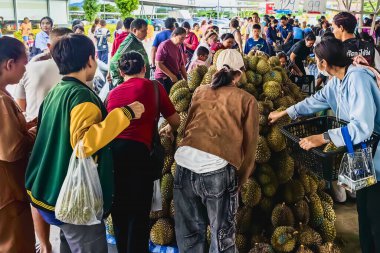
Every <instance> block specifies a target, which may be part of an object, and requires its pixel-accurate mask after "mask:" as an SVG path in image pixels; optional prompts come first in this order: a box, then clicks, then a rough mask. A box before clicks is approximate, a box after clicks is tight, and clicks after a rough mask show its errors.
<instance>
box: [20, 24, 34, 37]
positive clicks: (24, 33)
mask: <svg viewBox="0 0 380 253" xmlns="http://www.w3.org/2000/svg"><path fill="white" fill-rule="evenodd" d="M20 30H21V32H22V36H29V33H30V32H31V31H32V23H31V22H29V23H27V24H25V23H24V22H23V23H21V26H20Z"/></svg>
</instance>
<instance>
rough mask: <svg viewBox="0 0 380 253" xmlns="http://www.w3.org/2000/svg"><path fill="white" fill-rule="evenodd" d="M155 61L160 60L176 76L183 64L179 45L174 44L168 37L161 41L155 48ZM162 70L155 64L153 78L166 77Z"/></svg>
mask: <svg viewBox="0 0 380 253" xmlns="http://www.w3.org/2000/svg"><path fill="white" fill-rule="evenodd" d="M156 61H161V62H163V64H164V65H165V67H167V68H168V69H169V70H170V72H172V73H173V74H174V75H176V76H178V75H180V74H181V67H182V65H184V59H183V53H182V50H181V49H180V46H178V45H175V44H174V43H173V42H172V41H171V40H170V39H168V40H165V41H164V42H162V43H161V44H160V45H159V46H158V49H157V54H156ZM166 77H167V76H166V75H165V73H164V72H162V70H161V69H160V68H159V67H158V66H157V68H156V72H155V73H154V78H155V79H159V78H166Z"/></svg>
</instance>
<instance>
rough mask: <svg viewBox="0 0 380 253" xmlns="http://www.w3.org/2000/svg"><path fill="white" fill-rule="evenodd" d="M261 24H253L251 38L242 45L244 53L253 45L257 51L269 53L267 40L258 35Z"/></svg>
mask: <svg viewBox="0 0 380 253" xmlns="http://www.w3.org/2000/svg"><path fill="white" fill-rule="evenodd" d="M260 34H261V26H260V25H258V24H255V25H253V28H252V35H253V36H252V38H249V39H248V40H247V43H245V47H244V54H248V53H249V51H251V50H252V49H253V48H254V47H257V49H258V50H259V51H262V52H264V53H267V54H269V49H268V45H267V42H266V41H265V40H264V39H263V38H261V37H260Z"/></svg>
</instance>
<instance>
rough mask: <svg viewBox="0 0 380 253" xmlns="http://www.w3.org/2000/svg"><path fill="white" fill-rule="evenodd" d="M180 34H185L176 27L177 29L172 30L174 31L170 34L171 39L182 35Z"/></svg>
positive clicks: (183, 30) (180, 28)
mask: <svg viewBox="0 0 380 253" xmlns="http://www.w3.org/2000/svg"><path fill="white" fill-rule="evenodd" d="M182 34H186V30H185V28H183V27H178V28H176V29H174V31H173V32H172V37H174V36H178V35H182Z"/></svg>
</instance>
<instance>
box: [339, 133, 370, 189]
mask: <svg viewBox="0 0 380 253" xmlns="http://www.w3.org/2000/svg"><path fill="white" fill-rule="evenodd" d="M341 131H342V135H343V139H344V142H345V144H346V147H347V151H348V152H347V153H344V155H343V159H342V162H341V164H340V168H339V175H338V185H340V186H342V187H343V188H345V189H346V190H348V191H350V192H356V191H358V190H360V189H363V188H365V187H369V186H371V185H374V184H376V183H377V180H376V172H375V167H374V164H373V156H372V148H371V147H367V144H366V143H365V142H362V143H361V149H359V150H354V147H353V144H352V141H351V136H350V134H349V132H348V128H347V127H342V128H341Z"/></svg>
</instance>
